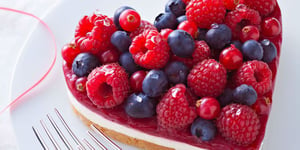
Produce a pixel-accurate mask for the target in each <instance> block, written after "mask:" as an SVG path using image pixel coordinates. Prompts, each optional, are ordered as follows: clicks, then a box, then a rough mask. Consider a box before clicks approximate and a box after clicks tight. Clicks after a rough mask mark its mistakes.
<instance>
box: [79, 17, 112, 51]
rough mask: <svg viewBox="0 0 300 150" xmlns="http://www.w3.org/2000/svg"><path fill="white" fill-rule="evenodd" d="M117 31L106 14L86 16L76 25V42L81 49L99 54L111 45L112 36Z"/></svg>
mask: <svg viewBox="0 0 300 150" xmlns="http://www.w3.org/2000/svg"><path fill="white" fill-rule="evenodd" d="M115 31H116V27H115V25H114V23H113V21H112V20H111V19H110V18H108V17H107V16H105V15H101V14H96V13H94V14H93V15H91V16H84V17H83V18H82V19H81V20H80V21H79V23H78V25H77V27H76V30H75V43H76V45H78V46H79V48H80V50H81V51H83V52H91V53H93V54H97V53H99V52H101V51H104V50H106V49H107V47H109V45H110V37H111V35H112V34H113V33H114V32H115Z"/></svg>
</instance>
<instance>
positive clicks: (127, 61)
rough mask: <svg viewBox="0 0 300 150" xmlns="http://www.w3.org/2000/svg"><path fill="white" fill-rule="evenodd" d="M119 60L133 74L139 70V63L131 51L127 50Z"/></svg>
mask: <svg viewBox="0 0 300 150" xmlns="http://www.w3.org/2000/svg"><path fill="white" fill-rule="evenodd" d="M119 62H120V64H121V66H122V67H123V68H125V70H126V71H127V72H128V73H130V74H132V73H134V72H136V71H138V70H139V67H138V65H137V64H136V63H135V62H134V60H133V58H132V55H131V54H130V53H129V52H125V53H123V54H122V55H121V56H120V59H119Z"/></svg>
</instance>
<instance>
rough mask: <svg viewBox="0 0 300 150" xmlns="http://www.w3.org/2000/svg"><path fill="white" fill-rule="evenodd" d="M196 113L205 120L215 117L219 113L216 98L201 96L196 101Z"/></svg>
mask: <svg viewBox="0 0 300 150" xmlns="http://www.w3.org/2000/svg"><path fill="white" fill-rule="evenodd" d="M196 107H197V114H198V115H199V116H200V117H201V118H203V119H207V120H211V119H215V118H216V117H217V116H218V115H219V113H220V104H219V102H218V100H216V99H215V98H212V97H203V98H201V99H200V100H198V101H197V103H196Z"/></svg>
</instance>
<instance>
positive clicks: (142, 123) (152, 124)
mask: <svg viewBox="0 0 300 150" xmlns="http://www.w3.org/2000/svg"><path fill="white" fill-rule="evenodd" d="M268 17H275V18H277V19H278V20H279V21H280V23H281V22H282V21H281V11H280V8H279V6H278V4H277V6H276V8H275V10H274V12H273V13H272V14H271V15H269V16H268ZM262 38H264V37H262ZM267 39H269V40H270V41H272V42H273V43H274V44H275V45H276V47H277V51H278V52H277V57H276V58H275V59H274V60H273V61H272V62H271V63H269V66H270V68H271V70H272V73H273V88H272V90H271V92H269V93H267V96H268V97H269V98H270V99H271V100H272V94H273V90H274V85H275V82H274V81H275V76H276V74H277V67H278V63H279V56H280V48H281V43H282V33H280V34H279V35H278V36H276V37H273V38H267ZM63 71H64V75H65V79H66V82H67V85H68V88H69V90H70V91H71V93H72V94H73V95H74V97H75V98H76V99H77V100H78V102H80V103H81V104H82V105H84V106H86V107H87V108H89V109H90V110H91V111H93V112H95V113H97V114H99V115H101V116H102V117H104V118H106V119H108V120H110V121H113V122H116V123H119V124H122V125H125V126H127V127H130V128H133V129H136V130H139V131H142V132H145V133H147V134H150V135H154V136H158V137H164V138H167V139H172V140H175V141H179V142H184V143H188V144H190V145H193V146H196V147H199V148H206V149H214V150H229V149H234V150H254V149H259V148H260V145H261V143H262V141H263V138H264V135H265V129H266V124H267V120H268V117H269V114H267V115H261V116H259V119H260V122H261V131H260V133H259V135H258V137H257V139H256V141H255V142H254V143H252V144H251V145H248V146H246V147H243V146H237V145H235V144H231V143H230V142H228V141H226V140H225V139H224V138H223V137H221V136H220V135H219V134H218V135H217V136H216V137H215V138H214V139H213V140H211V141H208V142H205V141H201V140H200V139H198V138H196V137H194V136H192V135H191V133H190V131H189V129H183V130H181V131H176V132H168V131H166V130H164V129H162V128H160V127H159V126H158V125H157V120H156V117H152V118H148V119H134V118H130V117H129V116H128V115H127V114H126V113H125V111H124V109H123V105H122V104H121V105H119V106H117V107H114V108H112V109H100V108H97V107H96V106H95V105H93V104H92V102H91V101H90V100H89V98H88V97H87V95H86V92H84V93H83V92H79V91H77V90H76V85H75V82H76V80H77V77H76V75H74V74H73V73H72V69H71V67H69V66H68V65H67V64H66V63H64V64H63ZM265 96H266V95H265ZM141 140H143V139H142V137H141Z"/></svg>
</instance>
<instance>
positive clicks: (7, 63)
mask: <svg viewBox="0 0 300 150" xmlns="http://www.w3.org/2000/svg"><path fill="white" fill-rule="evenodd" d="M58 1H59V0H1V1H0V7H8V8H14V9H18V10H23V11H26V12H29V13H32V14H35V15H36V16H38V17H42V16H43V15H45V13H46V12H47V11H48V10H49V9H50V8H51V7H52V6H54V5H55V4H56V3H57V2H58ZM0 18H1V23H0V45H1V48H0V68H1V74H0V108H4V105H6V104H7V103H8V102H9V101H10V100H9V85H10V81H11V78H12V72H13V67H14V65H15V63H16V58H17V54H18V53H19V52H20V49H21V48H22V45H23V44H24V42H25V39H26V37H27V36H28V34H29V33H30V31H31V30H32V27H33V26H34V24H35V23H37V21H35V20H34V19H32V18H30V17H26V16H23V15H19V14H16V13H12V12H6V11H3V10H0ZM15 139H16V138H15V137H14V133H13V128H12V125H11V123H10V118H9V114H8V113H5V114H4V115H1V116H0V149H1V150H15V149H17V144H16V140H15Z"/></svg>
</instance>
